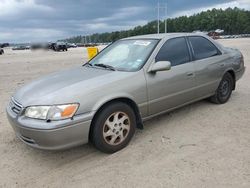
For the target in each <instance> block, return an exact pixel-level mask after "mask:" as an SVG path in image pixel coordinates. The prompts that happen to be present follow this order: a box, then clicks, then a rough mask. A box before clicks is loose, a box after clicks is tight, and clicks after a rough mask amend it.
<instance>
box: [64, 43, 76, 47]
mask: <svg viewBox="0 0 250 188" xmlns="http://www.w3.org/2000/svg"><path fill="white" fill-rule="evenodd" d="M66 46H67V48H77V45H76V44H75V43H66Z"/></svg>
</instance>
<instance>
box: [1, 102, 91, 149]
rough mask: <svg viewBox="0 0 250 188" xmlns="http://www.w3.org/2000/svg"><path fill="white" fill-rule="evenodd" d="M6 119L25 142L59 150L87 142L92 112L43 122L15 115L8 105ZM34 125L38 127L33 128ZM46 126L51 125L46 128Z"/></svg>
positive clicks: (34, 145)
mask: <svg viewBox="0 0 250 188" xmlns="http://www.w3.org/2000/svg"><path fill="white" fill-rule="evenodd" d="M6 112H7V117H8V120H9V122H10V124H11V126H12V127H13V129H14V131H15V133H16V135H17V137H18V138H19V139H20V140H21V141H23V142H24V143H25V144H27V145H29V146H32V147H35V148H39V149H46V150H60V149H66V148H70V147H74V146H77V145H81V144H84V143H87V142H88V137H89V129H90V124H91V119H92V117H93V114H92V113H89V114H87V115H86V114H84V115H78V116H75V117H74V119H73V120H71V119H67V120H62V121H52V122H49V123H48V122H45V121H43V120H35V119H30V118H25V117H22V116H18V115H16V114H15V113H14V112H13V111H12V110H11V109H10V107H9V106H8V107H7V108H6ZM35 125H39V126H36V127H38V128H34V127H35ZM42 127H44V129H42ZM48 127H53V128H51V129H48Z"/></svg>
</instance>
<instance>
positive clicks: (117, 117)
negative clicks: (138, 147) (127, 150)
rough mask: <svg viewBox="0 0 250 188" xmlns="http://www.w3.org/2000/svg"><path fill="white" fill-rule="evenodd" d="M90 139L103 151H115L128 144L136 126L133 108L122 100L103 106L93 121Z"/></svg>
mask: <svg viewBox="0 0 250 188" xmlns="http://www.w3.org/2000/svg"><path fill="white" fill-rule="evenodd" d="M92 126H93V130H92V135H91V140H92V143H93V145H94V146H95V147H96V148H97V149H98V150H100V151H102V152H104V153H115V152H117V151H119V150H121V149H123V148H124V147H126V146H127V145H128V143H129V142H130V140H131V139H132V137H133V135H134V133H135V128H136V117H135V113H134V111H133V109H132V108H131V107H130V106H129V105H127V104H125V103H122V102H115V103H111V104H110V105H108V106H106V107H104V108H103V109H102V110H101V111H100V112H99V113H98V114H97V116H96V118H95V119H94V121H93V125H92Z"/></svg>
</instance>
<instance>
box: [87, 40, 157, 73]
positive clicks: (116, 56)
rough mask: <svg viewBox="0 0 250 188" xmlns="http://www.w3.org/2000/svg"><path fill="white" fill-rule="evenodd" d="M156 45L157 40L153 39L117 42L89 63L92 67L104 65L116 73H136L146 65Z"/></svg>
mask: <svg viewBox="0 0 250 188" xmlns="http://www.w3.org/2000/svg"><path fill="white" fill-rule="evenodd" d="M157 43H158V40H154V39H128V40H119V41H117V42H115V43H113V44H112V45H110V46H108V47H107V48H105V49H104V50H103V51H102V52H101V53H100V54H98V55H97V56H96V57H94V58H93V59H92V60H91V61H90V62H89V63H90V64H91V65H94V66H95V65H98V64H105V65H108V66H112V67H113V68H115V69H116V70H118V71H137V70H139V69H140V68H141V67H142V66H143V65H144V64H145V63H146V61H147V59H148V57H149V56H150V55H151V53H152V51H153V49H154V48H155V46H156V45H157Z"/></svg>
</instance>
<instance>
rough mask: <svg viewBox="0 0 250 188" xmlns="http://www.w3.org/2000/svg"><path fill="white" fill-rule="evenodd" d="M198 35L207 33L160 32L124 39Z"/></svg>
mask: <svg viewBox="0 0 250 188" xmlns="http://www.w3.org/2000/svg"><path fill="white" fill-rule="evenodd" d="M197 35H198V36H205V34H203V33H160V34H148V35H138V36H133V37H128V38H124V39H164V38H175V37H183V36H197ZM124 39H122V40H124Z"/></svg>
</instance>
